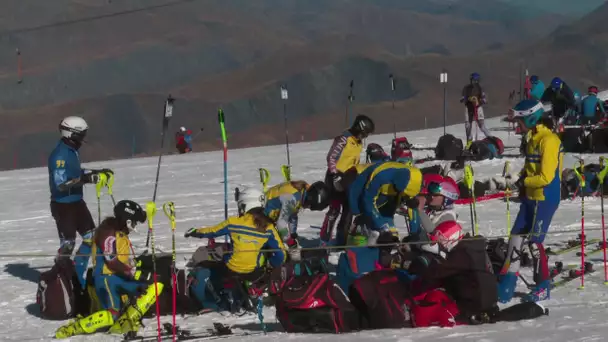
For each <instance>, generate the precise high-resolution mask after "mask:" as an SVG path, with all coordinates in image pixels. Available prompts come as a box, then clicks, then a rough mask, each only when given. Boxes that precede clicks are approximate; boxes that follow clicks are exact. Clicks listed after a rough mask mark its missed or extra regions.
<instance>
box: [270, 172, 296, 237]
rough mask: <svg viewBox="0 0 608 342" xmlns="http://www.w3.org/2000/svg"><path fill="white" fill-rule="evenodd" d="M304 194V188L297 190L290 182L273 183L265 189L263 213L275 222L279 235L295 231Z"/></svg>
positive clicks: (284, 235)
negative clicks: (273, 184)
mask: <svg viewBox="0 0 608 342" xmlns="http://www.w3.org/2000/svg"><path fill="white" fill-rule="evenodd" d="M304 196H306V189H301V190H298V189H296V188H295V187H294V186H293V185H292V184H291V182H285V183H281V184H278V185H275V186H273V187H272V188H270V189H268V191H266V194H265V195H264V197H265V198H266V205H265V206H264V214H266V216H268V217H269V218H270V219H271V220H273V221H274V222H275V224H276V227H277V230H278V231H279V233H280V235H281V236H283V237H286V236H288V235H289V234H287V232H289V233H290V234H295V233H296V231H297V229H298V213H299V212H300V210H301V209H302V200H303V199H304Z"/></svg>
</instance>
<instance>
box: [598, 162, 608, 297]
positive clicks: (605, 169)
mask: <svg viewBox="0 0 608 342" xmlns="http://www.w3.org/2000/svg"><path fill="white" fill-rule="evenodd" d="M600 167H601V169H602V170H601V171H600V173H599V174H598V178H599V181H600V205H601V207H602V245H601V246H602V247H601V248H602V249H603V250H604V285H608V269H607V268H606V224H605V220H604V178H605V177H606V173H608V165H604V157H600Z"/></svg>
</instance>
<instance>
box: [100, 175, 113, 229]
mask: <svg viewBox="0 0 608 342" xmlns="http://www.w3.org/2000/svg"><path fill="white" fill-rule="evenodd" d="M98 176H99V180H98V181H97V183H96V184H95V194H96V195H97V224H98V225H99V224H101V194H102V190H103V188H106V189H107V190H108V195H110V198H111V199H112V204H113V205H116V200H114V193H113V187H114V172H100V173H98Z"/></svg>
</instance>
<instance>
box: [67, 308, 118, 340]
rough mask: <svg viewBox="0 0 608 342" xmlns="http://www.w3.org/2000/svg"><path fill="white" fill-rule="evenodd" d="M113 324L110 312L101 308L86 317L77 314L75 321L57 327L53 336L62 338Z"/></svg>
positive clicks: (84, 333)
mask: <svg viewBox="0 0 608 342" xmlns="http://www.w3.org/2000/svg"><path fill="white" fill-rule="evenodd" d="M113 324H114V318H113V317H112V313H111V312H110V311H108V310H102V311H99V312H96V313H94V314H92V315H90V316H87V317H82V316H78V317H77V318H76V320H75V321H73V322H70V323H68V324H66V325H64V326H62V327H60V328H59V329H57V331H56V332H55V338H56V339H64V338H69V337H72V336H75V335H86V334H92V333H95V332H97V331H99V330H101V329H103V328H107V327H111V326H112V325H113Z"/></svg>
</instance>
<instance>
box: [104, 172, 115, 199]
mask: <svg viewBox="0 0 608 342" xmlns="http://www.w3.org/2000/svg"><path fill="white" fill-rule="evenodd" d="M106 187H107V188H108V195H110V198H111V199H112V204H113V205H114V206H116V200H115V199H114V190H113V189H114V173H113V172H108V181H107V183H106Z"/></svg>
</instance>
